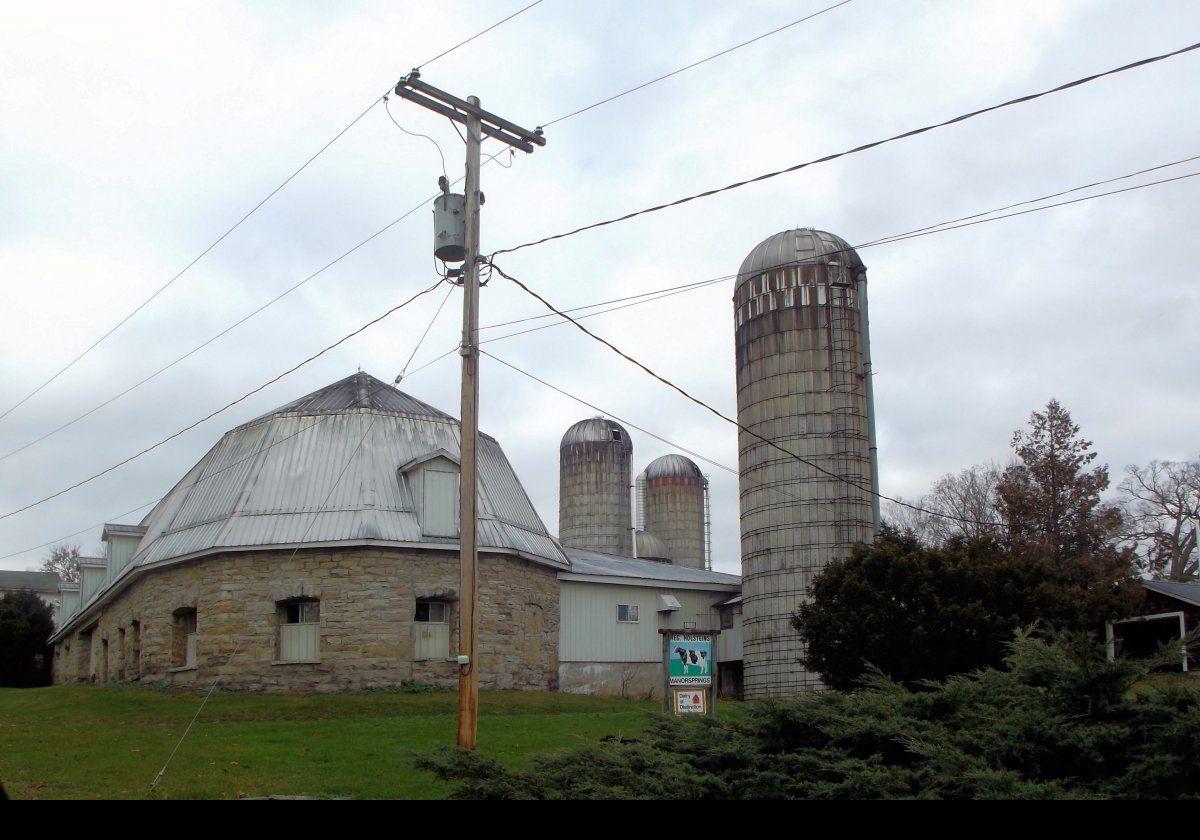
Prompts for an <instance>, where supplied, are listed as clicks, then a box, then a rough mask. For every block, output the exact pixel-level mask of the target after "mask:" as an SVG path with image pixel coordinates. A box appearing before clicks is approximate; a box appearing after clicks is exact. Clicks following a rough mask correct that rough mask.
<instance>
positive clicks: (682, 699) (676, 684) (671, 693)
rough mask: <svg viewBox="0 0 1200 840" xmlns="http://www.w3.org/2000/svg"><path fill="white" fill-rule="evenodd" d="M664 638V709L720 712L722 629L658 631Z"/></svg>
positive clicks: (679, 712)
mask: <svg viewBox="0 0 1200 840" xmlns="http://www.w3.org/2000/svg"><path fill="white" fill-rule="evenodd" d="M658 632H659V633H661V634H662V637H663V712H664V713H666V712H670V713H671V714H674V715H676V716H683V715H707V716H710V717H716V714H717V689H718V681H717V662H716V658H715V656H714V653H715V648H716V640H717V636H718V634H720V632H721V631H720V630H659V631H658Z"/></svg>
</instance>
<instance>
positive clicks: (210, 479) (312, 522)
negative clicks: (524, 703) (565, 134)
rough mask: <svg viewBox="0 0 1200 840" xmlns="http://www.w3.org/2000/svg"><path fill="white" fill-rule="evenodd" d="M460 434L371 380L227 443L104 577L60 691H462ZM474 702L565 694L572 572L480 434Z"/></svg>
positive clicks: (113, 555)
mask: <svg viewBox="0 0 1200 840" xmlns="http://www.w3.org/2000/svg"><path fill="white" fill-rule="evenodd" d="M458 453H459V424H458V421H457V420H456V419H455V418H453V417H451V416H449V415H447V414H445V413H443V412H441V411H439V410H437V409H435V408H433V407H432V406H429V405H427V404H425V403H423V402H421V401H419V400H417V399H414V398H413V397H410V396H408V395H407V394H404V393H401V392H400V391H398V390H396V389H395V388H392V387H390V386H388V385H386V384H384V383H383V382H380V381H379V380H378V379H375V378H373V377H371V376H369V375H367V374H365V373H357V374H355V375H353V376H350V377H347V378H346V379H343V380H341V381H340V382H336V383H334V384H332V385H329V386H328V387H325V388H322V389H321V390H319V391H316V392H314V393H312V394H309V395H308V396H305V397H302V398H301V399H298V400H296V401H295V402H292V403H290V404H288V405H285V406H283V407H282V408H279V409H277V410H275V411H272V412H270V413H269V414H265V415H263V416H262V417H259V418H257V419H255V420H252V421H250V422H248V423H245V424H243V425H241V426H238V427H237V428H235V429H233V430H231V431H229V432H227V433H226V434H225V435H224V436H223V437H222V438H221V440H220V441H219V442H218V443H217V444H216V445H215V446H214V447H213V448H212V449H211V450H210V451H209V452H208V454H206V455H205V456H204V457H203V458H202V459H201V460H200V461H199V463H197V464H196V465H195V466H194V467H192V469H191V470H189V471H188V473H187V474H186V475H184V476H183V478H181V479H180V480H179V482H178V483H177V484H176V485H175V486H174V487H173V488H172V489H171V490H170V492H168V493H167V494H166V496H164V497H163V499H162V500H161V501H160V502H158V504H157V505H156V506H155V507H154V509H153V510H152V511H151V512H150V513H149V514H148V515H147V516H146V518H145V519H144V520H143V521H142V522H141V524H140V525H139V526H117V525H114V526H108V527H106V528H105V532H104V539H105V541H106V542H107V544H108V546H107V547H108V556H107V558H103V560H104V565H103V566H100V567H98V568H97V569H96V570H94V572H93V574H92V575H91V576H90V578H89V579H88V580H87V581H85V584H84V591H83V592H82V593H81V594H80V606H79V608H78V609H77V610H76V611H75V612H74V614H73V615H70V616H64V619H63V623H62V626H61V627H60V629H59V630H58V631H57V632H56V634H55V635H54V637H53V639H52V641H53V643H54V649H55V654H54V656H55V661H54V666H55V681H56V682H58V683H70V682H76V681H108V680H137V681H139V682H140V683H142V684H164V683H165V684H185V685H186V684H194V685H197V686H198V685H207V684H208V683H209V682H211V681H212V680H213V679H214V678H215V677H217V676H218V675H219V676H220V677H221V685H222V687H224V688H232V689H241V690H306V691H307V690H340V689H360V688H369V687H373V686H383V685H395V684H398V683H401V682H404V681H410V680H411V681H420V682H432V683H443V684H447V685H449V684H453V683H454V682H455V680H456V679H457V675H458V666H457V664H456V662H455V661H454V656H455V655H456V653H457V650H456V649H455V643H454V639H455V634H456V628H455V622H456V615H457V609H456V599H457V588H458ZM479 511H480V514H479V517H480V521H479V544H480V557H479V566H480V568H479V595H480V610H481V613H480V622H481V623H480V632H479V640H480V651H479V653H480V663H481V673H480V685H481V687H483V688H485V689H510V688H514V689H541V690H554V689H556V688H557V682H558V666H559V663H558V648H559V620H560V619H559V584H558V579H557V576H558V573H559V572H560V571H566V570H568V569H569V568H570V563H569V561H568V559H567V557H566V556H565V555H564V553H563V551H562V549H561V548H560V546H559V545H558V543H557V542H556V541H555V540H554V539H553V538H552V537H551V536H550V535H549V533H547V531H546V528H545V526H544V525H543V523H542V521H541V519H540V518H539V517H538V515H537V513H536V512H535V511H534V508H533V505H532V504H531V503H530V501H529V498H528V496H527V495H526V494H525V491H524V489H523V488H522V487H521V484H520V482H519V481H518V479H517V476H516V474H515V473H514V471H513V469H512V466H511V465H510V464H509V462H508V460H507V459H506V457H505V455H504V453H503V451H501V449H500V445H499V444H498V443H497V442H496V441H495V440H494V439H492V438H490V437H488V436H486V435H482V434H481V435H480V449H479Z"/></svg>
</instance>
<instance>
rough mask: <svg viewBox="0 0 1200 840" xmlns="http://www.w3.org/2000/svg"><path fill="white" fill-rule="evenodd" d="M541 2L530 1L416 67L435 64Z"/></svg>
mask: <svg viewBox="0 0 1200 840" xmlns="http://www.w3.org/2000/svg"><path fill="white" fill-rule="evenodd" d="M541 2H542V0H533V2H532V3H530V4H529V5H528V6H524V7H522V8H520V9H517V10H516V11H515V12H513V13H512V14H511V15H509V16H508V17H506V18H504V19H502V20H498V21H496V22H495V23H493V24H492V25H491V26H489V27H488V28H487V29H481V30H480V31H478V32H476V33H475V34H474V35H472V36H471V37H470V38H467V39H466V40H465V41H459V42H458V43H457V44H455V45H454V46H453V47H451V48H450V49H448V50H444V51H442V52H440V53H438V54H437V55H435V56H434V57H433V58H431V59H429V60H428V61H424V62H422V63H420V64H418V65H417V66H416V69H418V70H420V69H421V68H423V67H428V66H429V65H430V64H433V62H435V61H437V60H438V59H439V58H444V57H445V56H448V55H450V53H452V52H454V51H455V50H457V49H459V48H461V47H465V46H466V45H467V44H469V43H471V42H472V41H474V40H475V39H476V38H478V37H480V36H481V35H486V34H488V33H489V32H491V31H492V30H493V29H495V28H496V27H497V26H500V25H501V24H505V23H508V22H509V21H510V20H512V19H513V18H515V17H516V16H517V15H521V14H524V13H525V12H528V11H529V10H530V9H532V8H533V7H534V6H537V5H538V4H540V3H541Z"/></svg>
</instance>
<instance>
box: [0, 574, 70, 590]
mask: <svg viewBox="0 0 1200 840" xmlns="http://www.w3.org/2000/svg"><path fill="white" fill-rule="evenodd" d="M58 584H59V577H58V575H57V574H55V573H54V572H18V571H7V570H2V571H0V592H8V591H10V590H17V589H31V590H33V591H34V592H57V591H58Z"/></svg>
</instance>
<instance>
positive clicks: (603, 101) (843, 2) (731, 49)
mask: <svg viewBox="0 0 1200 840" xmlns="http://www.w3.org/2000/svg"><path fill="white" fill-rule="evenodd" d="M850 2H852V0H841V2H839V3H834V4H833V5H832V6H827V7H825V8H824V9H821V10H820V11H816V12H813V13H812V14H808V15H805V16H804V17H802V18H798V19H796V20H794V21H792V22H791V23H785V24H784V25H783V26H779V27H776V28H775V29H772V30H770V31H769V32H764V33H762V34H761V35H756V36H755V37H753V38H751V39H750V40H748V41H742V42H741V43H740V44H735V45H734V46H732V47H728V48H726V49H723V50H721V51H720V52H717V53H713V54H712V55H710V56H708V57H707V58H702V59H700V60H699V61H693V62H692V63H691V64H687V65H685V66H683V67H680V68H678V69H677V70H672V71H671V72H670V73H664V74H663V75H661V76H658V77H657V78H654V79H651V80H650V81H648V82H642V83H641V84H640V85H635V86H634V87H631V88H629V89H628V90H623V91H621V92H620V93H616V94H613V95H612V96H609V97H606V98H604V99H601V100H600V101H599V102H593V103H592V104H591V105H587V106H585V107H583V108H579V109H577V110H574V111H572V112H571V113H569V114H563V115H562V116H561V117H555V118H554V119H552V120H550V121H548V122H544V123H542V125H541V127H542V128H549V127H550V126H552V125H554V124H555V123H560V122H562V121H564V120H569V119H571V118H572V117H577V116H579V115H580V114H584V113H587V112H588V111H590V110H592V109H593V108H599V107H600V106H601V105H607V104H608V103H609V102H612V101H614V100H617V99H620V98H621V97H623V96H628V95H629V94H631V93H636V92H637V91H639V90H642V89H643V88H648V87H650V86H651V85H655V84H658V83H659V82H662V81H665V80H667V79H669V78H671V77H672V76H678V75H679V74H680V73H683V72H686V71H688V70H691V69H692V68H694V67H699V66H700V65H701V64H707V63H708V62H710V61H712V60H713V59H716V58H720V57H721V56H723V55H728V54H729V53H731V52H734V51H736V50H740V49H741V48H742V47H748V46H750V45H751V44H753V43H755V42H757V41H761V40H762V39H764V38H768V37H770V36H771V35H775V34H777V33H779V32H783V31H784V30H785V29H791V28H792V27H793V26H797V25H799V24H801V23H804V22H805V21H808V20H812V19H813V18H815V17H819V16H820V15H823V14H825V13H826V12H832V11H833V10H834V9H836V8H838V7H840V6H845V5H846V4H847V3H850Z"/></svg>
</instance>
